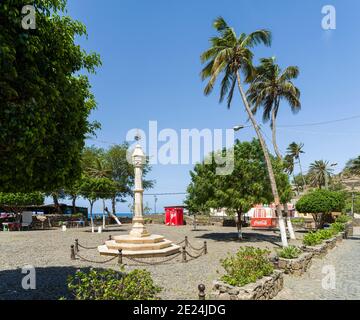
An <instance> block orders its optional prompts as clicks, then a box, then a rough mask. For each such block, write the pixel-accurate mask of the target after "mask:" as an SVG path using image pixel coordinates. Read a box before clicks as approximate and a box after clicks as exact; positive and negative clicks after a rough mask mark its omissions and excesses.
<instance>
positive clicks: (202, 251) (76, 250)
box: [71, 236, 207, 265]
mask: <svg viewBox="0 0 360 320" xmlns="http://www.w3.org/2000/svg"><path fill="white" fill-rule="evenodd" d="M183 243H185V245H184V246H183V247H182V248H183V249H182V251H181V252H178V253H176V254H174V255H172V256H170V257H169V258H166V259H164V260H161V261H146V260H143V259H145V258H140V259H137V258H133V257H130V256H123V255H122V253H121V250H120V252H119V254H117V255H115V256H114V257H111V258H110V259H107V260H104V261H97V260H91V259H88V258H85V257H83V256H81V255H79V247H80V248H82V249H85V250H94V249H97V248H98V247H87V246H83V245H81V244H80V243H79V240H78V239H76V240H75V245H72V246H71V259H72V260H75V259H76V257H78V258H80V259H81V260H83V261H86V262H90V263H97V264H105V263H108V262H111V261H113V260H115V259H116V258H118V259H119V261H120V264H122V260H123V259H124V258H126V259H128V260H130V261H133V262H135V263H138V264H145V265H159V264H163V263H166V262H169V261H172V260H175V259H176V258H177V257H179V256H180V255H182V262H187V260H186V256H189V257H190V258H192V259H197V258H199V257H201V256H202V255H204V254H207V243H206V241H204V245H203V246H202V247H201V248H196V247H194V246H193V245H192V244H191V243H190V242H189V240H188V238H187V236H185V239H184V240H182V241H180V242H178V243H176V244H177V245H180V244H183ZM186 247H189V248H190V249H192V250H194V251H200V252H199V253H198V254H197V255H193V254H192V253H190V252H189V251H188V250H186ZM188 261H190V260H188Z"/></svg>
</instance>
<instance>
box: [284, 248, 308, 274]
mask: <svg viewBox="0 0 360 320" xmlns="http://www.w3.org/2000/svg"><path fill="white" fill-rule="evenodd" d="M313 255H314V253H313V252H303V253H302V254H301V255H300V256H299V257H298V258H295V259H285V258H280V257H279V258H278V268H280V269H282V270H284V272H285V273H286V274H294V275H297V276H300V275H302V274H303V273H305V272H306V270H307V269H308V268H309V266H310V265H311V259H312V257H313Z"/></svg>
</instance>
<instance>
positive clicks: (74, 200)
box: [72, 196, 76, 214]
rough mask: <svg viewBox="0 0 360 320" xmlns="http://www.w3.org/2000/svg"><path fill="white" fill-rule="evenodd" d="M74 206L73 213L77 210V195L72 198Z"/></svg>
mask: <svg viewBox="0 0 360 320" xmlns="http://www.w3.org/2000/svg"><path fill="white" fill-rule="evenodd" d="M72 208H73V214H75V213H76V212H75V211H76V196H73V198H72Z"/></svg>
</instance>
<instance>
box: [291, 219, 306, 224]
mask: <svg viewBox="0 0 360 320" xmlns="http://www.w3.org/2000/svg"><path fill="white" fill-rule="evenodd" d="M291 223H293V224H303V223H305V219H304V218H293V219H291Z"/></svg>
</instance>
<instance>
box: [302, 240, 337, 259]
mask: <svg viewBox="0 0 360 320" xmlns="http://www.w3.org/2000/svg"><path fill="white" fill-rule="evenodd" d="M338 241H339V239H338V236H337V237H334V238H331V239H328V240H325V241H323V243H322V244H319V245H316V246H302V247H301V249H302V250H303V251H305V252H312V253H313V255H314V257H317V258H322V257H324V256H325V255H326V253H327V252H328V251H329V250H330V249H332V248H334V247H335V246H336V242H338Z"/></svg>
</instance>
